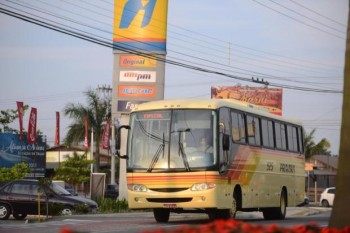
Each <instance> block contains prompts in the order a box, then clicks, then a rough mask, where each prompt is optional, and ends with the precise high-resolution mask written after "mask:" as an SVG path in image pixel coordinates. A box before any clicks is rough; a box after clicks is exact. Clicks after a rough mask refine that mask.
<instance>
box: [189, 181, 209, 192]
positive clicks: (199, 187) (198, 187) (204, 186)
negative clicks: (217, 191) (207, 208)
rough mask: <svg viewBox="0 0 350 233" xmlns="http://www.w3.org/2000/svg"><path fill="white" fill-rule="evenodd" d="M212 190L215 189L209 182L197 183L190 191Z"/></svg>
mask: <svg viewBox="0 0 350 233" xmlns="http://www.w3.org/2000/svg"><path fill="white" fill-rule="evenodd" d="M213 188H215V184H214V183H211V182H205V183H197V184H194V185H192V187H191V191H204V190H208V189H213Z"/></svg>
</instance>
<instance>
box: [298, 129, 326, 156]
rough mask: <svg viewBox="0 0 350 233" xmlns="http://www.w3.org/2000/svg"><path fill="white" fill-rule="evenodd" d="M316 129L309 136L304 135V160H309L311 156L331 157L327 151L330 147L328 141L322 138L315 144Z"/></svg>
mask: <svg viewBox="0 0 350 233" xmlns="http://www.w3.org/2000/svg"><path fill="white" fill-rule="evenodd" d="M315 131H316V129H313V130H312V131H311V132H310V134H306V133H304V145H305V158H306V159H309V158H311V157H312V156H313V155H329V156H330V155H331V152H330V151H328V149H329V148H330V147H331V144H330V143H329V141H328V140H327V139H325V138H322V139H321V141H319V142H318V143H315V141H314V134H315Z"/></svg>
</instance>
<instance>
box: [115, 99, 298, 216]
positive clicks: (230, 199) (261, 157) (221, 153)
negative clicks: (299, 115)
mask: <svg viewBox="0 0 350 233" xmlns="http://www.w3.org/2000/svg"><path fill="white" fill-rule="evenodd" d="M123 128H124V129H128V140H127V155H126V156H120V154H119V148H120V140H119V142H118V141H117V143H116V144H117V153H118V155H119V156H120V157H121V158H125V159H127V186H128V204H129V207H130V208H131V209H153V213H154V217H155V220H156V221H157V222H168V221H169V217H170V213H206V214H208V216H209V218H210V219H227V218H231V217H234V216H235V214H236V212H237V211H261V212H262V213H263V216H264V218H265V219H284V218H285V216H286V207H287V206H298V205H299V204H301V203H302V202H303V201H304V195H305V172H304V165H305V157H304V154H303V129H302V126H301V124H300V123H298V122H296V121H291V120H287V119H284V118H282V117H280V116H277V115H273V114H270V113H268V112H267V111H266V110H263V109H261V108H259V107H257V106H253V105H251V104H248V103H243V102H239V101H236V100H223V99H174V100H162V101H153V102H148V103H144V104H140V105H139V106H138V107H137V108H135V109H134V110H133V111H132V113H131V114H130V124H129V125H128V126H121V127H120V128H119V129H118V132H119V136H118V137H117V138H120V131H121V130H122V129H123ZM124 129H123V130H124Z"/></svg>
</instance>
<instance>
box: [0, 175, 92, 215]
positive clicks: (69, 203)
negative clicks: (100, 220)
mask: <svg viewBox="0 0 350 233" xmlns="http://www.w3.org/2000/svg"><path fill="white" fill-rule="evenodd" d="M38 188H39V183H38V180H25V179H23V180H15V181H11V182H8V183H6V184H5V185H3V186H1V188H0V220H5V219H8V218H9V216H10V215H11V214H12V215H13V217H15V218H16V219H24V218H25V217H26V216H27V215H28V214H33V215H35V214H38ZM44 189H45V192H44ZM46 194H47V195H46ZM46 198H47V199H48V203H49V205H50V204H60V205H61V206H62V210H61V214H63V215H71V214H72V212H73V211H74V210H75V209H76V207H77V205H83V206H85V207H86V209H87V210H88V211H89V212H97V211H98V205H97V203H96V202H95V201H93V200H91V199H88V198H84V197H79V196H73V195H72V194H70V193H69V192H68V191H67V190H65V189H64V188H62V186H60V185H58V184H55V183H51V184H50V185H49V186H45V187H44V188H42V189H41V191H40V202H41V204H42V207H43V208H41V210H43V209H45V206H46V201H45V200H46Z"/></svg>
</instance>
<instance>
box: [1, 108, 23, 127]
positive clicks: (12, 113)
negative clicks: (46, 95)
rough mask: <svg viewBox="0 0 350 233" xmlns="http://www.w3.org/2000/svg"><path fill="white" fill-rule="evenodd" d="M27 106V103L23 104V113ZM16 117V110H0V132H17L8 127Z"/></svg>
mask: <svg viewBox="0 0 350 233" xmlns="http://www.w3.org/2000/svg"><path fill="white" fill-rule="evenodd" d="M28 108H29V106H28V105H23V114H24V112H25V111H26V110H27V109H28ZM17 118H18V111H17V109H16V110H13V109H7V110H1V111H0V133H1V132H9V131H11V132H17V133H18V130H16V129H12V128H9V127H8V125H9V124H11V123H12V122H13V121H14V120H16V119H17Z"/></svg>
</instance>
